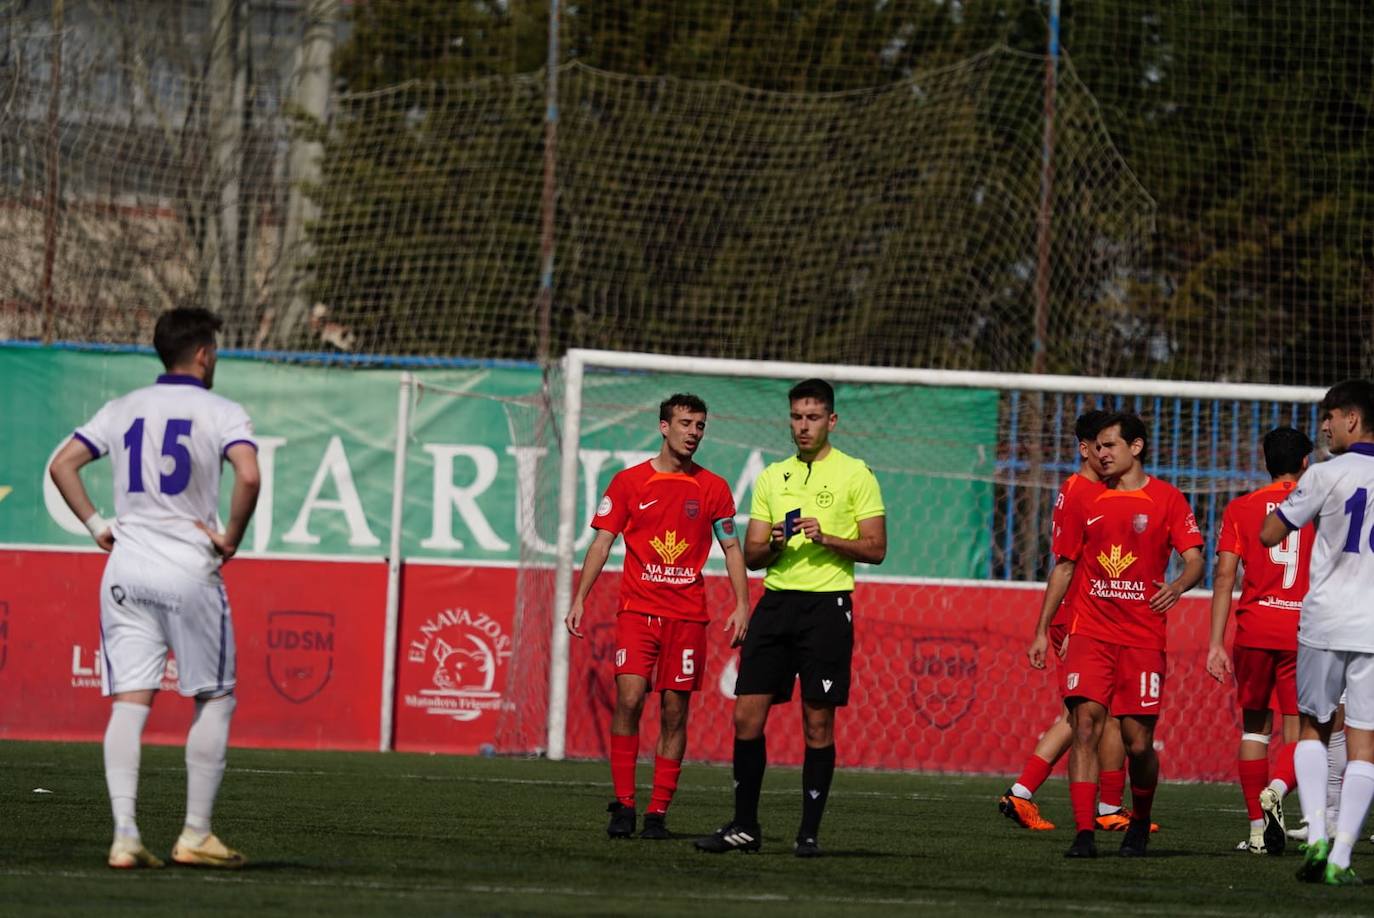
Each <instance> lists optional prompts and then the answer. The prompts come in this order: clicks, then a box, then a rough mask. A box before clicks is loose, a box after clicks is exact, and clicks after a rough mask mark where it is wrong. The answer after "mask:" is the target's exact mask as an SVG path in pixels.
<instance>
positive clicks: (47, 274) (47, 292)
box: [39, 0, 63, 344]
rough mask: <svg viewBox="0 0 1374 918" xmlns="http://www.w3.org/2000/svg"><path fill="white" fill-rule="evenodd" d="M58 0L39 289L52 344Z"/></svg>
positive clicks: (45, 330) (59, 46)
mask: <svg viewBox="0 0 1374 918" xmlns="http://www.w3.org/2000/svg"><path fill="white" fill-rule="evenodd" d="M62 14H63V4H62V0H55V2H54V3H53V5H52V61H51V62H50V63H51V70H52V73H51V74H50V77H51V79H52V86H51V87H50V88H49V93H50V94H49V96H48V174H47V180H48V193H47V200H46V201H44V202H43V280H42V282H41V286H40V288H39V289H40V290H41V291H42V298H43V343H44V344H52V342H53V326H54V324H55V322H56V318H55V316H54V315H53V305H54V304H53V292H52V273H53V265H54V264H55V263H56V261H57V204H58V202H57V197H58V195H59V194H60V192H61V189H60V187H59V184H58V166H59V164H60V162H61V149H62V148H61V142H60V140H61V137H60V134H61V132H60V131H59V129H58V120H59V117H60V114H61V111H62V32H63V26H62Z"/></svg>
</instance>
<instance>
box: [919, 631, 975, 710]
mask: <svg viewBox="0 0 1374 918" xmlns="http://www.w3.org/2000/svg"><path fill="white" fill-rule="evenodd" d="M907 670H908V672H909V673H910V674H911V677H912V691H911V700H912V702H913V704H912V707H914V708H915V710H916V713H917V714H919V715H921V717H923V718H925V719H926V720H927V721H928V722H929V723H930V724H931V726H933V727H935V728H936V729H938V730H948V729H949V728H950V727H952V726H954V725H955V724H956V723H958V722H959V721H960V720H961V719H962V718H963V717H964V715H966V714H967V713H968V712H969V710H970V709H971V708H972V707H973V702H974V700H975V699H976V698H977V696H978V642H977V641H976V640H974V639H973V638H964V637H938V636H931V637H916V638H912V639H910V640H909V642H908V651H907Z"/></svg>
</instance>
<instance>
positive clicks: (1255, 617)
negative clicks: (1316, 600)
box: [1217, 481, 1317, 650]
mask: <svg viewBox="0 0 1374 918" xmlns="http://www.w3.org/2000/svg"><path fill="white" fill-rule="evenodd" d="M1296 486H1297V485H1296V483H1294V482H1291V481H1276V482H1274V483H1273V484H1270V485H1266V486H1265V487H1263V488H1260V489H1259V490H1258V491H1252V492H1250V493H1249V494H1245V495H1242V496H1240V497H1237V498H1236V499H1235V500H1233V501H1231V502H1230V503H1229V504H1227V505H1226V512H1225V513H1223V514H1222V517H1221V534H1220V535H1219V536H1217V551H1219V552H1220V551H1226V552H1230V553H1231V554H1233V555H1239V556H1240V563H1241V564H1242V565H1243V566H1244V572H1243V573H1242V575H1241V582H1240V584H1241V585H1240V603H1239V604H1238V605H1237V606H1236V646H1237V647H1256V648H1261V649H1265V650H1297V649H1298V615H1299V613H1300V612H1301V611H1302V598H1303V597H1304V596H1306V595H1307V571H1308V564H1309V562H1310V561H1311V560H1312V542H1313V541H1314V539H1315V538H1316V534H1317V531H1316V529H1315V528H1314V527H1313V526H1312V524H1311V523H1309V524H1307V525H1306V526H1304V527H1302V528H1301V529H1298V530H1295V531H1293V532H1290V533H1288V535H1287V536H1286V537H1285V538H1284V540H1283V541H1282V542H1280V543H1279V544H1277V545H1275V546H1274V547H1273V548H1265V547H1264V546H1263V545H1261V544H1260V542H1259V531H1260V526H1261V525H1262V524H1263V523H1264V518H1265V517H1266V516H1268V515H1269V512H1270V511H1271V510H1273V509H1274V508H1275V507H1277V506H1278V505H1279V504H1281V503H1283V500H1284V498H1286V497H1287V496H1288V495H1289V494H1290V493H1292V491H1293V488H1295V487H1296Z"/></svg>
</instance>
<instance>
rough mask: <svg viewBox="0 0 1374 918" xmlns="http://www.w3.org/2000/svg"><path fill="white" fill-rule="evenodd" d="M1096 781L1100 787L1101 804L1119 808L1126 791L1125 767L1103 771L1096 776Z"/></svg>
mask: <svg viewBox="0 0 1374 918" xmlns="http://www.w3.org/2000/svg"><path fill="white" fill-rule="evenodd" d="M1097 782H1098V784H1099V785H1100V786H1101V787H1102V805H1103V806H1110V807H1115V808H1116V809H1120V808H1121V798H1122V797H1123V796H1124V795H1125V793H1126V769H1124V768H1117V769H1114V770H1112V771H1104V772H1102V773H1101V774H1099V775H1098V776H1097Z"/></svg>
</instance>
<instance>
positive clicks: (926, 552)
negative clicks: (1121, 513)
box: [497, 351, 1320, 777]
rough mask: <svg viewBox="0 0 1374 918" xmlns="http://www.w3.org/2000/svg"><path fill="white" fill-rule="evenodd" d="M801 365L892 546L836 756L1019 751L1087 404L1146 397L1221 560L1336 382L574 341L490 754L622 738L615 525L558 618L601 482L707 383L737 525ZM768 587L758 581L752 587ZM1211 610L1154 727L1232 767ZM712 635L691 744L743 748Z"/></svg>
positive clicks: (868, 571)
mask: <svg viewBox="0 0 1374 918" xmlns="http://www.w3.org/2000/svg"><path fill="white" fill-rule="evenodd" d="M809 375H821V376H823V377H824V378H827V379H829V380H831V381H833V382H834V383H835V384H836V392H837V404H836V412H837V413H838V415H839V424H838V426H837V428H836V430H835V433H834V434H833V442H834V443H835V444H836V445H837V446H839V447H840V448H841V449H843V450H845V451H846V452H848V453H850V454H852V455H855V456H858V457H860V458H862V459H864V460H865V461H867V462H868V464H869V465H870V467H872V468H873V470H874V472H875V473H876V475H877V476H878V479H879V482H880V484H881V486H882V488H883V496H884V502H885V504H886V507H887V519H888V533H889V552H888V556H887V560H886V561H885V562H884V563H883V564H882V565H881V566H877V567H869V566H865V565H859V566H858V575H859V585H858V587H857V588H856V593H855V608H856V649H855V657H854V659H855V672H856V677H855V683H856V684H855V690H854V694H853V695H852V697H851V705H850V708H849V709H848V710H847V711H846V713H845V716H844V717H842V718H840V724H839V728H838V729H839V740H838V748H839V754H840V757H841V761H845V762H848V763H849V764H851V765H864V766H869V767H884V768H919V769H933V770H948V771H970V772H981V771H1008V770H1014V769H1016V768H1019V766H1020V764H1021V760H1022V759H1023V758H1024V756H1025V755H1026V753H1027V751H1028V749H1029V747H1030V745H1031V744H1033V742H1034V738H1035V736H1036V735H1038V733H1039V731H1040V730H1041V729H1043V728H1044V727H1045V726H1047V725H1048V724H1049V723H1050V722H1051V721H1052V720H1053V718H1054V717H1055V716H1057V713H1058V712H1059V711H1060V710H1061V707H1060V699H1059V695H1058V692H1057V690H1056V687H1055V686H1054V684H1053V683H1052V681H1051V675H1052V670H1051V671H1050V672H1049V673H1040V672H1036V671H1034V670H1032V669H1030V667H1029V666H1028V665H1027V664H1026V662H1025V656H1024V653H1025V649H1026V647H1027V645H1028V644H1029V640H1030V636H1031V632H1032V629H1033V625H1034V621H1035V617H1036V615H1037V614H1038V611H1039V605H1040V598H1041V590H1042V588H1043V587H1042V581H1043V578H1044V576H1045V574H1046V572H1047V571H1048V568H1049V566H1050V564H1051V563H1052V559H1051V558H1050V552H1049V531H1048V530H1049V519H1050V513H1051V509H1052V504H1053V500H1054V496H1055V494H1056V492H1057V489H1058V486H1059V484H1060V482H1061V481H1062V479H1063V478H1064V477H1065V476H1066V475H1068V474H1069V473H1070V472H1072V471H1074V470H1075V469H1076V468H1077V466H1078V452H1077V444H1076V443H1075V442H1074V440H1073V434H1072V429H1073V420H1074V418H1075V417H1076V415H1077V414H1078V413H1081V412H1082V411H1084V410H1087V409H1088V408H1093V407H1099V406H1101V407H1104V408H1108V409H1116V408H1120V409H1124V410H1133V411H1137V412H1138V413H1140V414H1141V415H1142V417H1143V418H1144V419H1145V421H1146V424H1147V427H1148V429H1149V430H1150V440H1151V442H1150V450H1151V460H1150V463H1149V469H1150V471H1151V472H1152V473H1153V474H1156V475H1158V476H1160V477H1161V478H1164V479H1166V480H1169V481H1171V482H1173V483H1175V484H1176V485H1178V486H1179V487H1180V488H1181V489H1182V490H1183V491H1184V493H1185V494H1186V495H1187V497H1188V498H1189V501H1190V503H1191V505H1192V507H1193V509H1194V511H1195V513H1196V514H1197V517H1198V520H1199V524H1200V526H1201V527H1202V529H1203V532H1204V534H1205V536H1206V539H1207V544H1206V547H1205V550H1206V551H1207V552H1208V553H1209V556H1210V552H1211V551H1212V547H1213V545H1214V544H1215V538H1216V532H1217V529H1218V527H1219V525H1220V520H1221V511H1222V509H1223V508H1224V506H1225V503H1226V501H1227V500H1229V499H1230V498H1232V497H1234V496H1237V495H1238V494H1240V493H1244V492H1246V491H1248V490H1251V489H1253V488H1254V487H1257V486H1259V485H1260V484H1261V483H1263V482H1264V481H1266V480H1267V475H1266V474H1265V472H1264V471H1263V462H1262V457H1261V456H1260V454H1259V448H1258V444H1259V440H1260V437H1261V436H1262V435H1263V433H1264V432H1265V431H1267V430H1268V429H1270V428H1271V427H1273V426H1275V425H1277V424H1280V423H1283V424H1292V425H1294V426H1297V427H1299V428H1300V429H1303V430H1305V431H1307V432H1308V433H1310V434H1315V428H1316V424H1317V419H1316V413H1315V407H1314V406H1315V401H1316V400H1317V399H1318V398H1319V396H1320V392H1319V391H1316V390H1311V389H1292V388H1287V389H1285V388H1279V387H1262V386H1255V387H1225V386H1203V385H1196V384H1186V383H1172V384H1168V383H1144V382H1141V381H1131V380H1120V379H1086V378H1069V377H1040V378H1034V377H1029V376H1015V375H994V374H978V373H964V374H956V373H941V372H934V371H884V370H877V369H872V368H860V367H852V366H815V365H802V364H772V365H770V364H764V363H757V362H748V361H720V362H717V361H704V360H699V359H690V358H678V357H668V356H662V355H650V354H611V353H605V352H582V351H574V352H572V353H571V354H570V355H569V358H568V361H567V362H565V364H564V365H563V370H562V372H560V373H559V374H556V375H555V376H554V378H553V380H552V382H553V389H552V391H551V406H552V407H554V408H555V410H556V411H557V413H558V419H557V420H558V423H557V425H555V424H548V425H546V426H545V427H544V428H543V434H544V440H543V442H542V444H541V447H542V448H544V449H547V452H546V453H544V459H543V461H542V463H541V465H540V467H539V469H538V471H537V474H536V475H533V476H532V477H530V478H529V479H528V480H529V481H530V483H531V488H530V490H529V492H528V495H529V498H530V501H531V504H530V508H529V511H528V513H527V514H525V517H524V518H525V519H526V520H527V521H528V522H529V524H530V525H533V526H535V527H536V529H537V531H538V539H537V540H535V541H536V542H537V543H538V544H542V545H543V546H544V547H545V548H552V549H554V551H553V552H552V553H550V552H548V551H540V552H530V553H528V554H527V556H526V557H525V558H524V559H523V560H522V571H521V577H520V583H521V592H520V596H519V598H518V606H517V621H518V625H517V627H518V629H519V630H518V633H519V635H520V640H519V642H518V647H517V650H516V657H515V659H514V660H513V661H512V668H511V678H510V681H509V683H508V692H507V698H506V703H505V710H504V712H503V716H502V719H501V723H500V727H499V729H498V743H497V745H498V749H500V750H501V751H505V752H532V751H541V752H547V753H549V754H550V755H552V756H555V757H560V756H563V755H567V756H571V757H592V758H596V757H604V756H605V755H607V754H608V747H607V743H608V742H609V719H610V714H611V710H612V705H613V701H614V679H613V668H614V666H613V664H614V660H613V657H614V646H613V637H614V612H615V608H616V597H617V587H618V574H619V560H620V559H621V558H623V548H622V547H621V544H620V543H619V542H617V548H616V553H615V554H613V555H612V558H611V562H610V564H609V565H608V568H607V570H606V572H605V573H603V575H602V577H601V578H600V579H599V580H598V582H597V585H596V587H595V588H594V590H593V591H592V593H591V595H590V597H589V600H588V604H587V618H586V622H585V627H584V631H585V633H586V635H587V636H586V638H585V639H584V640H577V639H572V640H567V639H566V637H565V636H564V634H563V632H562V631H561V618H562V615H563V613H564V612H565V611H566V606H567V602H568V600H569V597H570V595H571V592H570V591H571V588H572V583H573V569H574V568H575V567H576V565H577V563H578V562H580V559H581V557H582V555H583V552H584V551H585V548H586V545H587V544H588V542H589V540H590V538H591V532H590V530H589V529H588V528H587V524H588V521H589V520H590V519H591V516H592V514H593V513H594V512H595V507H596V503H597V501H598V500H599V498H600V495H601V493H602V492H603V491H604V489H605V487H606V485H607V483H608V482H609V480H610V478H611V476H612V475H614V474H615V473H616V472H618V471H619V470H621V469H623V468H625V467H627V466H629V465H632V464H634V463H636V462H639V461H642V460H643V459H645V458H648V457H649V456H651V455H653V454H655V453H656V452H657V450H658V447H659V443H660V442H661V440H660V436H659V433H658V424H657V417H658V415H657V410H658V402H659V401H660V400H662V399H663V398H665V397H666V396H667V395H669V394H670V393H672V392H676V391H691V392H695V393H696V394H698V395H700V396H701V397H702V398H704V399H705V401H706V403H707V404H708V406H709V408H710V415H709V420H708V426H707V434H706V438H705V440H704V441H703V444H702V446H701V448H700V450H699V452H698V459H699V461H700V462H701V463H702V464H703V465H704V466H706V467H707V468H710V469H711V470H712V471H715V472H717V473H718V474H720V475H722V476H723V477H724V478H725V479H726V481H727V482H729V483H730V484H731V486H732V489H733V492H734V495H735V500H736V505H737V509H738V510H739V513H740V516H739V521H740V524H741V531H742V528H743V526H744V524H745V520H746V519H747V514H748V506H749V504H748V500H749V495H750V493H751V487H752V483H753V479H754V477H755V475H757V473H758V471H759V470H761V469H762V468H763V466H764V465H766V464H767V463H769V462H773V461H776V460H778V459H781V458H784V457H785V456H787V455H789V454H790V453H791V452H792V451H793V447H792V444H791V441H790V438H789V434H788V425H787V414H786V408H787V402H786V392H787V389H788V387H789V386H790V385H791V384H793V383H795V382H796V381H797V380H798V379H799V378H803V377H805V376H809ZM570 417H571V420H570ZM555 433H556V434H557V436H555ZM570 472H575V477H574V475H572V474H570ZM560 473H561V474H560ZM570 483H571V485H570ZM560 526H562V527H565V528H564V529H563V531H562V532H560ZM560 536H561V539H560ZM559 549H561V553H560V551H559ZM707 574H708V576H707V589H708V604H709V607H710V611H711V613H712V616H713V619H714V620H715V621H716V622H717V623H719V622H720V621H721V620H722V618H723V615H724V613H725V612H726V611H727V610H728V608H729V606H730V604H731V601H732V598H731V597H732V594H731V592H730V588H729V584H728V580H727V579H726V578H725V577H724V571H723V563H722V560H721V558H720V557H719V551H718V549H713V556H712V561H711V564H710V565H709V566H708V570H707ZM1206 585H1208V586H1209V585H1210V582H1209V583H1208V584H1206ZM760 589H761V582H760V581H759V580H757V579H751V593H752V597H753V598H754V599H757V597H758V595H759V592H760ZM1207 608H1208V598H1207V597H1206V596H1205V595H1200V594H1194V595H1193V596H1190V597H1188V598H1186V599H1185V600H1184V602H1183V603H1182V604H1181V605H1180V606H1179V608H1178V609H1177V610H1176V611H1175V612H1174V613H1172V614H1171V624H1170V629H1171V631H1170V658H1169V659H1170V671H1169V678H1170V680H1171V682H1170V699H1171V707H1170V710H1169V712H1168V713H1167V714H1166V716H1165V718H1164V719H1163V721H1162V723H1161V728H1160V737H1161V742H1163V743H1164V744H1165V745H1166V747H1167V748H1168V749H1169V750H1170V751H1171V752H1172V753H1174V754H1176V755H1178V756H1180V757H1183V758H1186V764H1185V762H1183V761H1179V762H1178V765H1177V767H1176V768H1175V770H1172V771H1171V772H1170V774H1171V775H1173V776H1175V777H1204V776H1211V777H1225V776H1228V775H1229V774H1230V771H1231V769H1232V768H1233V765H1234V762H1233V758H1234V756H1233V755H1232V752H1233V750H1231V748H1230V747H1229V746H1227V747H1226V749H1225V750H1219V748H1218V744H1217V743H1216V742H1215V739H1216V736H1217V735H1218V732H1217V731H1218V730H1219V729H1220V730H1223V731H1225V730H1229V729H1230V726H1229V725H1230V722H1231V720H1232V713H1231V712H1232V709H1233V699H1232V697H1231V694H1230V692H1231V690H1230V689H1229V688H1223V687H1221V686H1219V685H1217V684H1216V683H1215V682H1213V681H1212V680H1211V679H1210V678H1208V677H1206V675H1205V671H1204V667H1203V664H1204V661H1205V657H1206V652H1207V641H1208V634H1207V627H1208V618H1207V616H1208V612H1207ZM710 641H711V646H710V650H709V655H708V656H709V660H708V670H707V672H708V675H707V682H706V686H705V689H704V691H703V692H701V694H700V695H699V696H698V698H697V700H696V701H695V702H694V704H695V710H696V713H694V715H693V723H692V738H691V742H690V743H689V749H688V755H689V757H691V758H695V759H706V760H714V761H728V760H729V758H730V749H731V735H732V734H731V723H732V721H731V717H730V703H731V699H732V690H733V681H734V675H735V672H736V669H735V658H736V657H735V654H734V653H733V652H732V651H731V650H730V649H729V648H728V647H727V646H726V643H725V641H724V638H723V635H722V633H721V632H720V630H719V629H718V628H715V627H713V628H712V629H711V631H710ZM550 683H552V691H550ZM564 692H566V694H565V695H564ZM774 718H775V719H777V722H778V723H779V727H778V729H777V730H776V731H775V733H774V739H772V740H770V745H769V757H770V760H774V761H779V762H798V761H800V757H801V753H802V750H801V741H800V731H798V730H795V729H793V728H792V726H791V721H792V720H794V719H795V717H794V714H793V713H788V712H786V711H779V712H776V713H775V714H774ZM656 722H657V721H656V716H655V715H654V711H653V703H652V702H651V704H650V708H649V710H647V711H646V714H645V719H644V720H643V721H642V724H643V727H642V730H643V732H644V733H645V734H647V736H648V737H649V739H647V740H646V741H645V749H647V748H649V743H651V742H652V737H653V736H655V735H656V727H655V726H654V724H656ZM1170 761H1171V762H1173V761H1175V760H1174V759H1170ZM1185 768H1186V769H1191V771H1187V772H1185V771H1184V769H1185Z"/></svg>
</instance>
